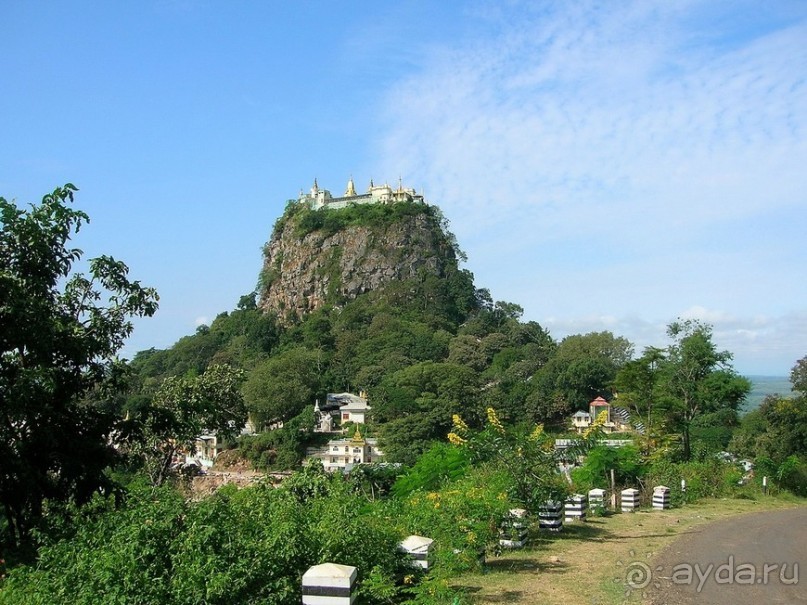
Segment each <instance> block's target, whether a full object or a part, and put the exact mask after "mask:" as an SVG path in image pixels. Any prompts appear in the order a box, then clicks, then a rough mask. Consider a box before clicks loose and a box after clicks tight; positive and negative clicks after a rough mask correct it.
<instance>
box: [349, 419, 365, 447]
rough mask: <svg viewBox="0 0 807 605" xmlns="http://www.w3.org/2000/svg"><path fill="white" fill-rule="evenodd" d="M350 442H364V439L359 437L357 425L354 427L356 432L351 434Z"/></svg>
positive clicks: (359, 432)
mask: <svg viewBox="0 0 807 605" xmlns="http://www.w3.org/2000/svg"><path fill="white" fill-rule="evenodd" d="M350 441H351V442H354V443H359V442H363V441H364V439H363V438H362V436H361V431H360V430H359V425H358V424H357V425H356V432H355V433H354V434H353V438H352V439H351V440H350Z"/></svg>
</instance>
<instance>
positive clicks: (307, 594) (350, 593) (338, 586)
mask: <svg viewBox="0 0 807 605" xmlns="http://www.w3.org/2000/svg"><path fill="white" fill-rule="evenodd" d="M620 495H621V510H622V512H623V513H628V512H635V511H636V510H637V509H638V508H639V490H637V489H633V488H628V489H625V490H622V492H621V493H620ZM589 507H590V508H591V509H592V510H603V509H604V508H605V490H604V489H592V490H591V491H589V492H588V495H585V494H575V495H574V496H572V497H571V498H569V499H568V500H566V502H565V503H564V502H556V501H550V502H547V503H546V505H545V506H542V507H541V509H540V511H539V515H538V527H539V528H540V529H547V530H550V531H560V530H561V529H562V528H563V523H564V521H565V522H566V523H578V522H581V521H585V520H586V513H587V511H588V510H589ZM668 508H670V488H669V487H665V486H663V485H659V486H657V487H655V488H653V509H655V510H664V509H668ZM527 525H528V520H527V511H526V510H524V509H521V508H514V509H512V510H511V511H510V513H509V515H508V516H507V518H506V519H505V520H504V522H503V523H502V526H501V528H500V532H499V545H500V546H502V547H503V548H522V547H524V545H525V544H526V543H527ZM433 542H434V540H432V539H431V538H424V537H423V536H409V537H408V538H406V539H405V540H404V541H403V542H401V543H400V545H399V548H400V550H401V551H403V552H405V553H407V554H408V555H409V556H410V557H411V558H412V564H413V565H415V566H418V567H422V568H423V569H424V570H427V569H428V568H429V554H430V551H431V547H432V543H433ZM356 575H357V570H356V568H355V567H351V566H349V565H337V564H336V563H323V564H322V565H314V566H313V567H311V568H310V569H309V570H308V571H307V572H305V573H304V574H303V605H351V604H352V603H353V602H354V601H355V599H356V595H355V594H354V585H355V583H356Z"/></svg>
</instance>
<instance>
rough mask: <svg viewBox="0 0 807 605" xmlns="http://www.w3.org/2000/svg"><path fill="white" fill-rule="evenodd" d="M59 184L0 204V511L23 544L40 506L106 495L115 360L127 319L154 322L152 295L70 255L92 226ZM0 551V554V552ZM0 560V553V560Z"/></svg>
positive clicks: (103, 261)
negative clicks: (27, 200) (23, 200)
mask: <svg viewBox="0 0 807 605" xmlns="http://www.w3.org/2000/svg"><path fill="white" fill-rule="evenodd" d="M75 191H76V188H75V187H74V186H73V185H70V184H67V185H65V186H64V187H60V188H58V189H56V190H55V191H54V192H53V193H51V194H49V195H46V196H45V197H44V198H43V199H42V202H41V204H39V205H32V206H31V207H30V209H19V208H17V207H16V206H15V205H14V203H13V202H8V201H7V200H6V199H4V198H2V197H0V221H2V225H3V229H2V232H0V301H2V304H0V459H2V468H3V470H2V472H0V503H1V504H2V509H3V510H2V515H3V521H2V524H3V526H4V529H5V535H4V536H3V538H2V539H4V540H5V541H6V542H7V543H11V544H12V545H16V544H19V543H20V542H22V541H24V540H26V539H27V537H28V536H29V533H30V530H31V529H32V527H33V526H34V525H35V524H36V522H37V521H38V520H39V518H40V517H41V512H42V503H43V501H44V500H45V499H46V498H49V499H55V500H70V499H75V500H76V501H86V500H88V499H89V498H90V497H91V496H92V494H93V493H95V492H97V491H98V490H99V489H105V490H108V489H110V488H111V485H110V483H109V481H108V480H107V478H106V476H105V474H104V471H105V469H106V467H107V466H109V465H110V464H111V463H112V462H113V461H114V460H115V459H116V452H115V451H114V450H113V449H112V448H111V447H109V443H110V439H111V438H112V435H113V432H114V429H115V424H116V420H117V414H116V412H117V410H116V409H115V406H114V405H111V402H110V400H112V399H113V397H114V396H115V395H117V394H118V393H119V392H120V391H121V390H122V387H123V384H124V376H125V370H124V367H123V364H122V363H121V362H120V361H119V360H117V358H116V354H117V352H118V351H119V349H120V348H121V347H122V346H123V343H124V341H125V339H126V338H127V337H128V336H129V335H130V334H131V331H132V323H131V318H132V317H135V316H151V315H152V314H153V313H154V312H155V310H156V309H157V300H158V297H157V294H156V292H155V291H154V290H153V289H151V288H146V287H143V286H141V285H140V283H139V282H137V281H131V280H130V279H129V277H128V271H129V269H128V267H126V265H125V264H123V263H122V262H119V261H116V260H115V259H113V258H111V257H109V256H101V257H99V258H94V259H90V261H89V263H88V265H89V267H88V273H87V274H84V273H78V272H75V271H74V270H73V266H74V264H75V263H77V262H78V261H79V260H80V259H81V256H82V252H81V250H79V249H78V248H70V247H68V242H69V241H70V239H71V238H72V237H73V236H74V235H75V234H77V233H78V231H79V229H80V228H81V226H82V225H83V224H84V223H85V222H88V221H89V218H88V217H87V215H86V214H85V213H83V212H81V211H79V210H74V209H72V208H71V207H70V204H71V203H72V202H73V194H74V192H75ZM0 545H1V544H0ZM0 553H1V551H0Z"/></svg>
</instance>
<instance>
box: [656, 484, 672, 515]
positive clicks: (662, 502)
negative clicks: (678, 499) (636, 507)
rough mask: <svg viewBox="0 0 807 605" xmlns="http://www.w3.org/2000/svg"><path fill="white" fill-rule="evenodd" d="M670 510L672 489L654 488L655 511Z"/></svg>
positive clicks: (662, 486) (664, 486)
mask: <svg viewBox="0 0 807 605" xmlns="http://www.w3.org/2000/svg"><path fill="white" fill-rule="evenodd" d="M668 508H670V488H669V487H667V486H666V485H657V486H656V487H654V488H653V510H666V509H668Z"/></svg>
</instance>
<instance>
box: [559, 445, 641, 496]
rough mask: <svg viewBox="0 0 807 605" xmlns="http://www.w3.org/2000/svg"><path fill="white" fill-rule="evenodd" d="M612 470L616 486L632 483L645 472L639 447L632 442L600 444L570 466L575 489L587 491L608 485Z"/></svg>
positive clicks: (631, 484) (627, 485)
mask: <svg viewBox="0 0 807 605" xmlns="http://www.w3.org/2000/svg"><path fill="white" fill-rule="evenodd" d="M611 470H613V471H614V481H615V483H616V486H617V488H618V489H621V488H626V487H635V486H636V485H638V483H639V480H640V479H641V477H642V476H643V475H644V473H645V472H646V467H645V465H644V460H643V459H642V455H641V452H640V451H639V448H637V447H636V446H634V445H625V446H623V447H608V446H604V445H599V446H597V447H594V448H593V449H592V450H591V451H589V452H588V455H587V456H586V458H585V461H584V462H583V464H582V465H581V466H580V467H578V468H575V469H573V470H572V472H571V475H572V479H573V481H574V486H575V489H576V490H577V491H579V492H587V491H588V490H590V489H593V488H600V489H606V488H610V486H611Z"/></svg>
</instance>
